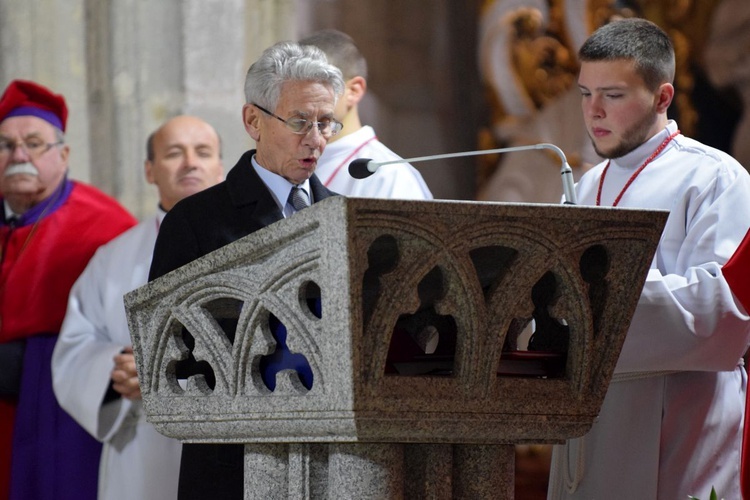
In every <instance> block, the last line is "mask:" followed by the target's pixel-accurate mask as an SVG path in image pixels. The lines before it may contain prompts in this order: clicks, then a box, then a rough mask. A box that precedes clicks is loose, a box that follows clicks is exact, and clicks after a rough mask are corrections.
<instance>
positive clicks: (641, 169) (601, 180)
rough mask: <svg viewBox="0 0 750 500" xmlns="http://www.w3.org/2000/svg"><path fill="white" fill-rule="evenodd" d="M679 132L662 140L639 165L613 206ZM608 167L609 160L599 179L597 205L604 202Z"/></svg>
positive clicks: (614, 204)
mask: <svg viewBox="0 0 750 500" xmlns="http://www.w3.org/2000/svg"><path fill="white" fill-rule="evenodd" d="M679 133H680V131H679V130H677V131H676V132H675V133H674V134H672V135H670V136H669V137H667V138H666V139H664V142H662V143H661V144H659V147H658V148H656V151H654V152H653V153H652V154H651V156H649V157H648V158H646V161H644V162H643V165H641V166H640V167H638V170H636V171H635V172H633V175H631V176H630V179H628V182H626V183H625V186H624V187H623V188H622V191H620V194H618V195H617V198H615V202H614V203H613V204H612V206H613V207H616V206H617V204H618V203H620V199H622V195H624V194H625V191H627V190H628V188H629V187H630V185H631V184H632V183H633V181H634V180H635V178H636V177H638V174H640V173H641V172H643V169H644V168H646V165H648V164H649V163H651V162H652V161H654V158H656V157H657V156H659V153H661V152H662V151H664V148H666V147H667V144H669V143H670V142H671V141H672V139H674V138H675V137H676V136H677V134H679ZM608 169H609V161H607V165H606V166H605V167H604V171H603V172H602V176H601V178H600V179H599V190H598V191H597V192H596V206H597V207H598V206H600V205H601V204H602V203H601V202H602V187H603V186H604V177H605V176H606V175H607V170H608Z"/></svg>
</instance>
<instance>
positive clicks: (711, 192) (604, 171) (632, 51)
mask: <svg viewBox="0 0 750 500" xmlns="http://www.w3.org/2000/svg"><path fill="white" fill-rule="evenodd" d="M579 56H580V57H579V58H580V61H581V69H580V74H579V77H578V86H579V88H580V90H581V95H582V109H583V116H584V121H585V122H586V127H587V129H588V132H589V135H590V136H591V140H592V142H593V144H594V148H595V149H596V151H597V154H599V155H600V156H601V157H602V158H606V160H605V161H603V162H602V163H601V164H599V165H597V166H595V167H594V168H592V169H591V170H589V171H588V172H587V173H586V174H584V175H583V176H582V177H581V180H580V181H579V182H578V185H577V188H576V190H577V194H578V202H579V203H580V204H584V205H600V206H607V207H612V206H617V207H629V208H650V209H663V210H669V212H670V213H669V218H668V220H667V223H666V226H665V228H664V231H663V234H662V237H661V240H660V242H659V246H658V248H657V250H656V254H655V256H654V261H653V263H652V265H651V269H650V270H649V273H648V275H647V277H646V283H645V285H644V288H643V291H642V292H641V296H640V300H639V302H638V306H637V308H636V311H635V314H634V316H633V320H632V322H631V324H630V328H629V330H628V334H627V337H626V339H625V343H624V345H623V348H622V352H621V353H620V358H619V360H618V364H617V366H616V368H615V375H614V378H613V380H612V383H611V385H610V387H609V390H608V391H607V395H606V397H605V399H604V404H603V407H602V409H601V412H600V414H599V418H598V419H597V421H596V422H595V423H594V425H593V427H592V429H591V430H590V431H589V432H588V433H587V434H586V435H584V436H583V437H581V438H579V439H571V440H569V441H568V442H567V444H566V445H565V446H556V447H555V450H554V452H553V459H552V461H553V464H552V473H551V477H550V485H549V493H548V498H550V499H592V498H598V499H604V498H639V499H641V498H643V499H645V498H648V499H655V500H656V499H658V500H667V499H669V500H671V499H678V498H687V497H688V495H693V496H695V497H697V498H709V495H710V493H711V489H712V488H715V489H716V492H717V494H718V496H719V498H727V499H729V498H740V492H739V479H738V478H739V465H740V445H741V441H742V420H743V415H744V405H745V391H746V386H747V373H746V372H745V368H744V366H743V363H742V355H743V353H744V352H745V350H746V349H747V346H748V338H749V336H750V322H749V321H748V319H749V318H748V315H747V312H746V311H745V310H744V309H743V307H742V306H741V305H740V304H739V303H738V302H736V301H735V299H734V298H733V296H732V292H731V290H730V288H729V286H728V284H727V281H726V279H725V278H724V276H723V274H722V266H723V264H724V263H726V262H727V260H728V259H729V258H730V257H731V256H732V254H733V253H734V251H735V249H736V248H737V246H738V245H739V243H740V242H741V241H742V238H743V237H744V235H745V233H746V232H747V228H748V225H750V176H748V173H747V171H746V170H745V169H744V168H742V166H741V165H740V164H739V163H737V161H735V160H734V159H733V158H731V157H730V156H729V155H727V154H726V153H723V152H721V151H718V150H716V149H714V148H711V147H708V146H706V145H704V144H701V143H700V142H698V141H695V140H692V139H690V138H688V137H685V136H684V135H682V134H680V131H679V130H678V128H677V123H676V122H675V121H673V120H670V119H668V118H667V108H668V107H669V105H670V103H671V102H672V99H673V97H674V87H673V85H672V80H673V78H674V71H675V54H674V49H673V46H672V43H671V41H670V40H669V37H668V36H667V35H666V33H664V32H663V31H662V30H661V29H660V28H658V27H657V26H656V25H654V24H653V23H650V22H648V21H645V20H643V19H635V18H632V19H625V20H621V21H614V22H612V23H610V24H607V25H605V26H604V27H602V28H600V29H599V30H597V31H596V32H595V33H594V34H593V35H592V36H591V37H590V38H589V39H588V40H587V41H586V42H585V43H584V44H583V46H582V47H581V49H580V51H579Z"/></svg>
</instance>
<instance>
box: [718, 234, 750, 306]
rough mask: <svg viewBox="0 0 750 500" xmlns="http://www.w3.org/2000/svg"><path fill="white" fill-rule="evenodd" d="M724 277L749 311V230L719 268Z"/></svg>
mask: <svg viewBox="0 0 750 500" xmlns="http://www.w3.org/2000/svg"><path fill="white" fill-rule="evenodd" d="M721 272H722V273H723V274H724V279H726V280H727V283H729V288H731V289H732V293H734V296H735V297H737V300H739V301H740V303H742V305H743V306H744V307H745V311H747V312H750V231H748V232H747V234H746V235H745V238H744V239H743V240H742V243H740V246H739V247H737V250H736V251H735V252H734V255H732V257H731V258H730V259H729V260H728V261H727V263H726V264H724V266H723V267H722V268H721Z"/></svg>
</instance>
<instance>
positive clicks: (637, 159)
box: [611, 120, 677, 169]
mask: <svg viewBox="0 0 750 500" xmlns="http://www.w3.org/2000/svg"><path fill="white" fill-rule="evenodd" d="M676 131H677V123H676V122H675V121H674V120H669V122H667V126H666V127H664V128H663V129H662V130H660V131H659V132H658V133H657V134H656V135H654V136H653V137H651V138H650V139H649V140H647V141H646V142H644V143H643V144H641V145H640V146H638V147H637V148H635V149H634V150H633V151H631V152H630V153H628V154H626V155H624V156H621V157H619V158H614V159H612V160H611V162H612V165H613V166H617V167H619V168H624V169H636V168H638V167H640V166H641V165H643V162H645V161H646V159H647V158H648V157H649V156H651V155H652V154H654V151H656V148H658V147H659V145H660V144H661V143H662V142H664V141H665V140H666V139H667V137H669V136H670V135H672V134H673V133H674V132H676Z"/></svg>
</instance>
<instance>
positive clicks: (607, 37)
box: [578, 18, 675, 90]
mask: <svg viewBox="0 0 750 500" xmlns="http://www.w3.org/2000/svg"><path fill="white" fill-rule="evenodd" d="M578 59H579V60H580V61H581V62H596V61H616V60H623V59H626V60H632V61H634V62H635V69H636V71H637V72H638V74H639V75H640V76H641V78H643V81H644V82H645V83H646V87H648V89H649V90H656V88H657V87H658V86H659V85H661V84H662V83H672V81H673V80H674V71H675V56H674V47H673V45H672V41H671V40H670V39H669V36H668V35H667V34H666V33H665V32H664V31H663V30H662V29H661V28H659V27H658V26H657V25H656V24H654V23H652V22H651V21H647V20H645V19H638V18H631V19H622V20H619V21H613V22H611V23H609V24H605V25H604V26H602V27H601V28H599V29H598V30H596V31H595V32H594V34H592V35H591V36H590V37H589V39H588V40H586V42H584V44H583V45H582V46H581V49H580V50H579V51H578Z"/></svg>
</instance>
